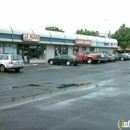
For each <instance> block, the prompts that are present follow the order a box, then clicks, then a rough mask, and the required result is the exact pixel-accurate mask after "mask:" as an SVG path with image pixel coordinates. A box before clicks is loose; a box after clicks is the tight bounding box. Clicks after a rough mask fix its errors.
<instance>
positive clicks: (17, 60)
mask: <svg viewBox="0 0 130 130" xmlns="http://www.w3.org/2000/svg"><path fill="white" fill-rule="evenodd" d="M21 68H24V63H23V59H22V57H21V56H20V55H16V54H0V71H1V72H4V71H6V70H7V69H14V70H15V71H17V72H18V71H19V70H20V69H21Z"/></svg>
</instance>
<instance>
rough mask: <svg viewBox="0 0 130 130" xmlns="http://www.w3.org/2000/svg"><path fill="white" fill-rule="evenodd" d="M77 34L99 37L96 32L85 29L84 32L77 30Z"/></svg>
mask: <svg viewBox="0 0 130 130" xmlns="http://www.w3.org/2000/svg"><path fill="white" fill-rule="evenodd" d="M76 34H81V35H90V36H97V34H96V32H94V31H90V30H87V29H85V30H83V29H79V30H76Z"/></svg>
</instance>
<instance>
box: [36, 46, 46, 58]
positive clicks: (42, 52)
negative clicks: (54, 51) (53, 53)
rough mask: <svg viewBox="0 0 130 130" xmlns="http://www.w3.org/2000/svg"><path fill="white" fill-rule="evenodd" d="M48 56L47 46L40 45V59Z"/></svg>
mask: <svg viewBox="0 0 130 130" xmlns="http://www.w3.org/2000/svg"><path fill="white" fill-rule="evenodd" d="M45 58H46V46H38V59H45Z"/></svg>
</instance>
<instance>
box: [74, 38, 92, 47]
mask: <svg viewBox="0 0 130 130" xmlns="http://www.w3.org/2000/svg"><path fill="white" fill-rule="evenodd" d="M76 44H77V45H88V46H90V45H91V44H92V41H91V40H81V39H76Z"/></svg>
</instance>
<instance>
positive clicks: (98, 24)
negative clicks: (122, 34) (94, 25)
mask: <svg viewBox="0 0 130 130" xmlns="http://www.w3.org/2000/svg"><path fill="white" fill-rule="evenodd" d="M100 21H107V19H99V20H98V34H99V35H100V30H99V29H100V28H99V26H100ZM106 34H107V32H106Z"/></svg>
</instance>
